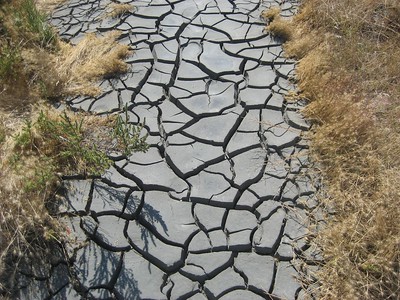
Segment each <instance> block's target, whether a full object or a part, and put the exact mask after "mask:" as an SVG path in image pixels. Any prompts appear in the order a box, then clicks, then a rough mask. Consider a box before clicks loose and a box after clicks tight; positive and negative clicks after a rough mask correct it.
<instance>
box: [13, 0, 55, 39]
mask: <svg viewBox="0 0 400 300" xmlns="http://www.w3.org/2000/svg"><path fill="white" fill-rule="evenodd" d="M14 16H15V24H16V25H17V27H19V28H20V29H22V30H27V31H29V32H31V33H33V34H34V35H35V39H36V40H37V42H38V43H39V45H40V46H42V47H44V46H48V45H52V44H53V43H54V41H55V34H54V31H53V29H52V28H51V27H50V25H49V24H48V23H47V17H46V15H44V14H42V13H41V12H39V11H38V9H37V8H36V4H35V2H34V1H33V0H23V1H22V2H21V4H20V6H19V9H17V10H15V12H14Z"/></svg>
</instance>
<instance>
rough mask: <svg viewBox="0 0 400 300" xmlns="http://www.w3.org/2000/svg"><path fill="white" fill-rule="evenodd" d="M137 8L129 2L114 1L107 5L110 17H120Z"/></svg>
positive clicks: (107, 15)
mask: <svg viewBox="0 0 400 300" xmlns="http://www.w3.org/2000/svg"><path fill="white" fill-rule="evenodd" d="M134 9H135V6H134V5H132V4H129V3H116V2H112V3H111V4H110V5H109V6H108V7H107V11H108V12H107V14H106V17H109V18H119V17H121V16H123V15H125V14H127V13H129V12H132V11H133V10H134Z"/></svg>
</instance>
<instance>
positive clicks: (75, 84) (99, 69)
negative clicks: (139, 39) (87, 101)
mask: <svg viewBox="0 0 400 300" xmlns="http://www.w3.org/2000/svg"><path fill="white" fill-rule="evenodd" d="M119 36H120V33H119V32H117V31H114V32H110V33H107V34H106V35H105V36H103V37H99V36H96V35H95V34H87V35H86V36H85V37H84V38H83V39H82V40H81V41H80V42H79V43H78V44H77V45H70V44H66V43H62V42H61V43H60V48H61V51H60V55H59V56H58V57H57V58H56V70H57V73H58V74H59V76H60V78H61V79H62V81H63V85H64V89H63V91H64V93H66V94H75V95H77V94H80V95H82V94H85V95H91V96H95V95H97V94H98V93H99V92H100V91H101V90H100V88H99V87H97V86H96V83H98V81H99V80H100V79H101V78H108V77H112V76H115V75H118V74H121V73H124V72H126V71H127V70H128V65H127V64H126V63H125V62H124V61H123V59H124V58H126V57H127V56H129V55H130V54H131V51H130V48H129V46H127V45H122V44H119V43H118V41H117V39H118V37H119Z"/></svg>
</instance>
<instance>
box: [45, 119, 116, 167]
mask: <svg viewBox="0 0 400 300" xmlns="http://www.w3.org/2000/svg"><path fill="white" fill-rule="evenodd" d="M83 121H84V119H83V118H80V119H75V120H72V119H71V117H70V116H68V114H67V113H66V112H64V113H63V114H62V115H61V117H60V120H52V119H50V118H49V117H48V115H46V114H45V113H44V112H43V111H41V112H40V115H39V118H38V121H37V122H38V126H39V128H40V131H41V133H42V134H43V135H47V138H48V139H50V140H51V141H52V143H53V144H57V145H58V148H59V152H58V153H57V154H55V156H56V157H58V158H59V159H60V160H61V162H62V161H69V162H72V164H73V165H74V166H75V168H78V169H80V168H81V169H83V171H84V172H86V173H96V174H97V173H101V172H102V171H104V169H106V168H107V167H109V166H110V160H109V159H108V157H107V156H106V154H105V153H103V152H101V151H99V150H98V149H97V147H96V145H95V144H91V145H88V143H85V137H84V130H83Z"/></svg>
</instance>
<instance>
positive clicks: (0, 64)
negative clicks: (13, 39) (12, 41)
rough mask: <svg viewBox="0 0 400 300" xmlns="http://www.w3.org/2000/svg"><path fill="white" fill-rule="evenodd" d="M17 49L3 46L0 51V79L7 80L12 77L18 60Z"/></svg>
mask: <svg viewBox="0 0 400 300" xmlns="http://www.w3.org/2000/svg"><path fill="white" fill-rule="evenodd" d="M20 58H21V57H20V53H19V49H18V47H10V46H9V45H5V46H3V47H2V48H1V50H0V78H1V79H7V78H8V77H12V76H14V68H15V65H16V64H17V63H18V62H19V60H20Z"/></svg>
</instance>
